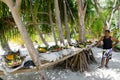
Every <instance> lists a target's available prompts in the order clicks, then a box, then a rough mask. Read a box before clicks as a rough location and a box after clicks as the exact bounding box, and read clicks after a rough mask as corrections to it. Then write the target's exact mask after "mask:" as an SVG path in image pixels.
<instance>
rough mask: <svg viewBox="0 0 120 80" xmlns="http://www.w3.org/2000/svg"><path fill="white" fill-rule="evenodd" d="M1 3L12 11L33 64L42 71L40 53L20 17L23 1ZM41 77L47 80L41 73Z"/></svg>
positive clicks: (6, 0) (3, 0)
mask: <svg viewBox="0 0 120 80" xmlns="http://www.w3.org/2000/svg"><path fill="white" fill-rule="evenodd" d="M1 1H2V2H4V3H5V4H6V5H7V6H8V7H9V9H10V10H11V13H12V16H13V18H14V21H15V23H16V25H17V27H18V30H19V32H20V34H21V35H22V38H23V40H24V41H25V44H26V47H27V49H28V51H29V53H30V56H31V58H32V60H33V62H34V63H35V65H36V67H37V69H38V70H40V66H41V62H40V60H39V55H38V51H37V50H36V49H35V48H34V46H33V43H32V41H31V39H30V37H29V35H28V33H27V31H26V28H25V25H24V23H23V22H22V19H21V17H20V13H19V10H20V5H21V1H22V0H16V1H15V2H14V1H12V0H9V1H8V0H1ZM39 72H40V71H39ZM40 75H41V77H40V78H41V79H40V80H45V78H44V76H43V75H42V73H41V72H40Z"/></svg>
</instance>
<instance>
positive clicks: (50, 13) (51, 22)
mask: <svg viewBox="0 0 120 80" xmlns="http://www.w3.org/2000/svg"><path fill="white" fill-rule="evenodd" d="M49 19H50V25H51V27H52V34H53V37H54V41H55V44H56V45H57V39H56V35H55V29H54V26H53V19H52V11H51V6H50V3H49Z"/></svg>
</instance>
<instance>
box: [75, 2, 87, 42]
mask: <svg viewBox="0 0 120 80" xmlns="http://www.w3.org/2000/svg"><path fill="white" fill-rule="evenodd" d="M83 1H84V0H77V6H78V19H79V27H78V31H79V42H84V41H85V25H84V19H85V13H86V8H87V5H86V4H85V3H84V2H83ZM83 3H84V4H83ZM84 5H85V7H84Z"/></svg>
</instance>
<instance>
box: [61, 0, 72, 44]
mask: <svg viewBox="0 0 120 80" xmlns="http://www.w3.org/2000/svg"><path fill="white" fill-rule="evenodd" d="M63 3H64V19H65V20H64V21H65V30H66V34H67V41H68V43H69V44H70V43H71V39H70V31H69V28H68V23H67V22H68V20H67V8H66V0H63Z"/></svg>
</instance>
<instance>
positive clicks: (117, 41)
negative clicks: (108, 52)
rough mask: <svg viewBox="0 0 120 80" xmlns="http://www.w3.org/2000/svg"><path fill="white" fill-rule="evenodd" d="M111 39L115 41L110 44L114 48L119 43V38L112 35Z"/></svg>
mask: <svg viewBox="0 0 120 80" xmlns="http://www.w3.org/2000/svg"><path fill="white" fill-rule="evenodd" d="M112 41H113V42H115V43H114V44H113V45H112V48H114V47H115V46H116V45H117V44H118V43H119V40H118V39H116V38H114V37H112Z"/></svg>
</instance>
